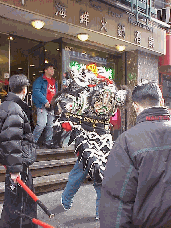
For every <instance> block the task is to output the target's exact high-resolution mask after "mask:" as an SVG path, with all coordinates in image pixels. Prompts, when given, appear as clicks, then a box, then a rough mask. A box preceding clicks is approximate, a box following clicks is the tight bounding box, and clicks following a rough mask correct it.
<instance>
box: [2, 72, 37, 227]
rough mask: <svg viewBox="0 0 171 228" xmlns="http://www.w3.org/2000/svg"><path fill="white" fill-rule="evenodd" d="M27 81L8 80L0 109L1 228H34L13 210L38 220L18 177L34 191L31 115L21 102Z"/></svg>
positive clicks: (35, 208)
mask: <svg viewBox="0 0 171 228" xmlns="http://www.w3.org/2000/svg"><path fill="white" fill-rule="evenodd" d="M28 85H29V82H28V79H27V77H26V76H25V75H13V76H12V77H10V79H9V86H10V89H11V92H9V93H8V95H7V97H6V98H5V101H4V102H3V103H2V104H1V105H0V163H1V164H2V165H4V166H5V168H6V176H5V197H4V204H3V210H2V214H1V222H0V227H3V228H16V227H18V228H19V227H22V228H37V225H35V224H33V223H32V221H31V220H29V219H27V218H25V217H21V216H19V215H18V214H17V213H16V210H17V211H19V212H21V213H23V214H26V215H29V216H31V217H34V218H36V217H37V206H36V203H35V202H34V201H33V200H32V199H31V197H30V196H29V195H28V194H27V193H26V192H25V191H24V190H23V189H22V187H21V186H19V185H18V184H17V182H16V178H17V177H18V176H19V177H20V178H21V179H22V180H23V181H24V182H25V184H26V185H27V186H28V187H29V188H30V189H31V190H32V191H34V188H33V180H32V176H31V173H30V171H29V166H30V165H31V164H33V163H34V161H35V160H36V149H35V145H34V143H33V134H32V132H31V127H30V122H29V119H28V118H29V116H30V111H29V107H28V106H27V104H26V103H25V102H24V101H23V100H24V98H25V96H26V94H27V86H28Z"/></svg>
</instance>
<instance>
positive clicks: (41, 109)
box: [33, 63, 58, 149]
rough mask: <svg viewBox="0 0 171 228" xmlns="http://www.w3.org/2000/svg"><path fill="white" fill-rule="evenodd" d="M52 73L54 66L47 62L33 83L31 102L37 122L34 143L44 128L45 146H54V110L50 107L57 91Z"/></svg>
mask: <svg viewBox="0 0 171 228" xmlns="http://www.w3.org/2000/svg"><path fill="white" fill-rule="evenodd" d="M53 75H54V66H53V64H51V63H47V64H46V65H45V68H44V74H43V75H42V76H40V77H39V78H37V79H36V81H35V82H34V83H33V102H34V104H35V106H36V108H37V124H36V127H35V129H34V132H33V136H34V141H35V143H37V142H38V140H39V138H40V136H41V134H42V132H43V130H44V129H45V130H46V131H45V146H46V147H47V148H49V149H51V148H54V144H53V121H54V110H53V108H52V107H51V105H50V104H51V101H52V98H53V96H54V95H55V94H56V93H57V92H58V85H57V82H56V81H55V79H54V78H53Z"/></svg>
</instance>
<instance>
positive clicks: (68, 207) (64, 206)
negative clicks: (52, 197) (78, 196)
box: [61, 197, 72, 211]
mask: <svg viewBox="0 0 171 228" xmlns="http://www.w3.org/2000/svg"><path fill="white" fill-rule="evenodd" d="M61 205H62V206H63V208H64V210H65V211H68V210H70V209H71V207H72V203H71V205H64V204H63V202H62V197H61Z"/></svg>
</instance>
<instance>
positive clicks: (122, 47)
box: [116, 45, 125, 52]
mask: <svg viewBox="0 0 171 228" xmlns="http://www.w3.org/2000/svg"><path fill="white" fill-rule="evenodd" d="M116 49H117V50H118V51H120V52H122V51H125V46H124V45H116Z"/></svg>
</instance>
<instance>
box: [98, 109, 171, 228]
mask: <svg viewBox="0 0 171 228" xmlns="http://www.w3.org/2000/svg"><path fill="white" fill-rule="evenodd" d="M169 119H170V116H169V113H168V111H167V109H166V108H163V107H153V108H150V109H146V110H144V111H143V112H142V113H140V115H139V116H138V117H137V122H136V125H135V126H134V127H132V128H131V129H129V130H128V131H126V132H124V133H123V134H121V135H120V136H119V137H118V139H117V140H116V142H115V144H114V147H113V149H112V150H111V152H110V155H109V157H108V162H107V165H106V170H105V173H104V179H103V182H102V191H101V202H100V210H99V211H100V212H99V215H100V227H101V228H111V227H112V228H114V227H116V228H121V227H124V228H128V227H130V228H134V227H139V228H140V227H142V228H149V227H155V228H159V227H171V121H169Z"/></svg>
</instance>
